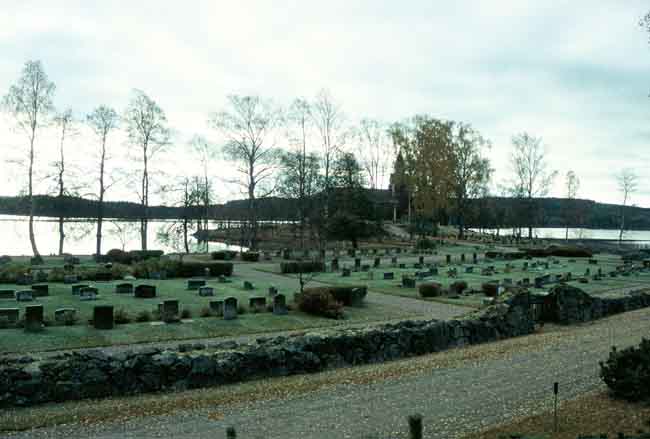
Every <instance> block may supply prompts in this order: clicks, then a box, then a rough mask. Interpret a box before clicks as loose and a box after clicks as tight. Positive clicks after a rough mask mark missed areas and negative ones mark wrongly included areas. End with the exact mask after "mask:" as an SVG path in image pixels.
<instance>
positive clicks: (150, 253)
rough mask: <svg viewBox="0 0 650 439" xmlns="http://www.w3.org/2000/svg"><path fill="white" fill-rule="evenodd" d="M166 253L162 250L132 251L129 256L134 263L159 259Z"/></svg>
mask: <svg viewBox="0 0 650 439" xmlns="http://www.w3.org/2000/svg"><path fill="white" fill-rule="evenodd" d="M164 254H165V252H164V251H162V250H131V251H130V252H129V253H128V255H129V256H130V257H131V259H132V260H133V261H136V262H138V261H146V260H148V259H159V258H160V257H161V256H162V255H164Z"/></svg>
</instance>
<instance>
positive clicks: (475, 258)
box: [472, 253, 478, 264]
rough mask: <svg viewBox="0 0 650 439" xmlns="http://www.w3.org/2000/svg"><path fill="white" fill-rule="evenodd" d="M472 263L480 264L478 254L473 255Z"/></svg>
mask: <svg viewBox="0 0 650 439" xmlns="http://www.w3.org/2000/svg"><path fill="white" fill-rule="evenodd" d="M472 262H473V263H474V264H478V255H477V254H476V253H472Z"/></svg>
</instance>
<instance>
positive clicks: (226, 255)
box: [210, 250, 237, 261]
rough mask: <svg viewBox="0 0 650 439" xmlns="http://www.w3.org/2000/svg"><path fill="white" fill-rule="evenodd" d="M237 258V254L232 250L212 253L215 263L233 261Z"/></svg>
mask: <svg viewBox="0 0 650 439" xmlns="http://www.w3.org/2000/svg"><path fill="white" fill-rule="evenodd" d="M236 256H237V252H236V251H232V250H219V251H215V252H212V253H210V257H212V260H213V261H230V260H231V259H235V257H236Z"/></svg>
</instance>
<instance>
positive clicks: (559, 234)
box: [484, 227, 650, 245]
mask: <svg viewBox="0 0 650 439" xmlns="http://www.w3.org/2000/svg"><path fill="white" fill-rule="evenodd" d="M484 232H485V233H496V230H494V229H484ZM618 233H619V231H618V230H612V229H583V228H569V239H604V240H611V241H618ZM513 234H514V233H513V230H512V229H501V230H500V231H499V235H501V236H508V235H513ZM522 235H523V236H525V237H527V236H528V229H523V230H522ZM533 236H535V237H536V238H542V239H564V237H565V236H566V229H565V228H561V227H544V228H536V229H533ZM623 239H624V240H625V241H626V243H629V244H637V245H648V244H650V231H648V230H628V231H626V232H625V233H624V234H623Z"/></svg>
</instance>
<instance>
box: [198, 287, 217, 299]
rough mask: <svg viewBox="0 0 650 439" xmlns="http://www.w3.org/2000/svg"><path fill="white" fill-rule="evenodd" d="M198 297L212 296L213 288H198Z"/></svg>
mask: <svg viewBox="0 0 650 439" xmlns="http://www.w3.org/2000/svg"><path fill="white" fill-rule="evenodd" d="M199 296H201V297H211V296H214V288H212V287H199Z"/></svg>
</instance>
